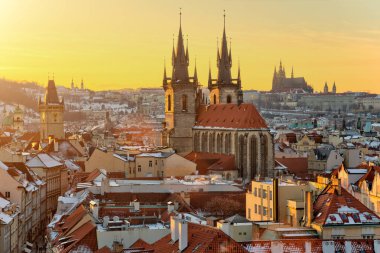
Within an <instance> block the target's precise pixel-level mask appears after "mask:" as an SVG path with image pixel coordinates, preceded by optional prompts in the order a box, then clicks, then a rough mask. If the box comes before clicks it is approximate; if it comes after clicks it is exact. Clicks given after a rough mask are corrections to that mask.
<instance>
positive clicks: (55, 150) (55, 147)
mask: <svg viewBox="0 0 380 253" xmlns="http://www.w3.org/2000/svg"><path fill="white" fill-rule="evenodd" d="M53 141H54V152H58V140H57V139H54V140H53Z"/></svg>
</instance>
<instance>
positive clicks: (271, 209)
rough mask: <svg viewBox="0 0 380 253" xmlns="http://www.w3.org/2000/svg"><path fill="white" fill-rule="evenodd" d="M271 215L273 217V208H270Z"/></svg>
mask: <svg viewBox="0 0 380 253" xmlns="http://www.w3.org/2000/svg"><path fill="white" fill-rule="evenodd" d="M269 217H271V218H272V217H273V210H272V208H269Z"/></svg>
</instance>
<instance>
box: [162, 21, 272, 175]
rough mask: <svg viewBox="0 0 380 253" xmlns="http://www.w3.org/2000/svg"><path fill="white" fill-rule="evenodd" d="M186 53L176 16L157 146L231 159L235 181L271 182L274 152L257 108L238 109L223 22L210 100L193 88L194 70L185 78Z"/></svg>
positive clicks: (238, 91) (238, 84) (240, 98)
mask: <svg viewBox="0 0 380 253" xmlns="http://www.w3.org/2000/svg"><path fill="white" fill-rule="evenodd" d="M188 67H189V50H188V48H187V47H186V48H185V46H184V41H183V35H182V24H181V14H180V26H179V33H178V40H177V47H176V48H175V47H174V45H173V50H172V75H171V77H168V76H167V73H166V69H164V78H163V88H164V90H165V122H163V131H162V144H163V145H165V146H170V147H172V148H173V149H174V150H176V152H177V153H179V154H184V155H185V154H187V153H189V152H191V151H195V152H206V153H214V154H218V153H219V154H232V155H234V156H235V163H236V167H237V168H238V170H239V175H240V176H241V177H242V178H243V179H245V180H246V182H249V181H250V180H251V179H252V178H254V177H266V176H273V174H274V173H273V170H274V147H273V136H272V135H271V133H270V131H269V128H268V126H267V125H266V122H265V120H264V119H263V118H262V117H261V115H260V113H259V112H258V111H257V109H256V107H255V106H254V105H252V104H245V103H243V92H242V86H241V77H240V67H239V69H238V74H237V78H232V75H231V67H232V54H231V48H230V49H229V50H228V45H227V37H226V29H225V17H224V29H223V36H222V41H221V48H220V49H219V48H218V50H217V67H218V75H217V78H215V79H213V78H212V75H211V70H210V71H209V78H208V89H209V90H210V93H209V99H206V98H205V95H204V94H203V92H202V89H201V86H200V85H199V82H198V76H197V68H196V66H195V68H194V74H193V76H190V75H189V70H188Z"/></svg>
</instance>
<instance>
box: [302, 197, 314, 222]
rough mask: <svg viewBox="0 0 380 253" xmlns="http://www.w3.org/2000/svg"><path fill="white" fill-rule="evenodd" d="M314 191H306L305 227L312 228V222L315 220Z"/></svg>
mask: <svg viewBox="0 0 380 253" xmlns="http://www.w3.org/2000/svg"><path fill="white" fill-rule="evenodd" d="M312 193H313V192H312V191H305V199H304V203H305V207H304V212H305V215H304V216H305V227H311V220H312V219H313V196H312Z"/></svg>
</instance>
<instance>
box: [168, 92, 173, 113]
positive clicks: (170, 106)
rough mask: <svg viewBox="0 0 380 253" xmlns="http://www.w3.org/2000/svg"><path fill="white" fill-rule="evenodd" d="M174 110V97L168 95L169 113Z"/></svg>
mask: <svg viewBox="0 0 380 253" xmlns="http://www.w3.org/2000/svg"><path fill="white" fill-rule="evenodd" d="M171 110H172V96H171V95H168V111H169V112H170V111H171Z"/></svg>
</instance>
